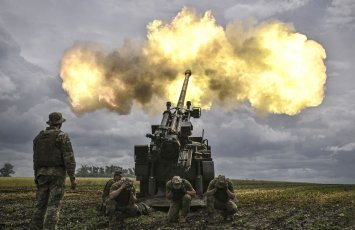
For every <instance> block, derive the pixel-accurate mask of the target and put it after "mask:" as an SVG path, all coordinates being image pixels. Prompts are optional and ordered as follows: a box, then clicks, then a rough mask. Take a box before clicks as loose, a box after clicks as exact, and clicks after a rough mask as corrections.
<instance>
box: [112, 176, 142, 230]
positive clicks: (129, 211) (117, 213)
mask: <svg viewBox="0 0 355 230" xmlns="http://www.w3.org/2000/svg"><path fill="white" fill-rule="evenodd" d="M136 202H137V198H136V189H135V187H134V186H133V182H132V181H131V180H130V179H128V178H125V179H123V180H119V181H117V182H116V183H114V184H113V185H112V186H111V188H110V194H109V196H108V199H107V201H106V212H107V214H108V216H109V229H118V227H119V225H120V224H121V223H122V221H123V219H124V218H125V217H133V216H138V215H140V214H141V212H140V210H139V208H138V206H137V204H136Z"/></svg>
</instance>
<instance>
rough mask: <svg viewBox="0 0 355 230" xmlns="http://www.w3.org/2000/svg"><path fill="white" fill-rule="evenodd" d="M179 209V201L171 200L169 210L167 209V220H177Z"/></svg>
mask: <svg viewBox="0 0 355 230" xmlns="http://www.w3.org/2000/svg"><path fill="white" fill-rule="evenodd" d="M179 210H180V202H178V201H171V202H170V207H169V211H168V221H169V222H176V221H177V220H178V218H179Z"/></svg>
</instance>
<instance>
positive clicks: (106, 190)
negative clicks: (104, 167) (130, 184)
mask: <svg viewBox="0 0 355 230" xmlns="http://www.w3.org/2000/svg"><path fill="white" fill-rule="evenodd" d="M121 179H122V170H116V171H115V172H114V174H113V178H112V179H110V180H108V181H107V182H106V184H105V187H104V189H103V191H102V202H101V206H100V213H101V214H102V215H106V200H107V199H108V198H109V195H110V189H111V186H112V185H113V184H114V183H116V182H118V181H120V180H121Z"/></svg>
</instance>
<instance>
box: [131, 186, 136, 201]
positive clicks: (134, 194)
mask: <svg viewBox="0 0 355 230" xmlns="http://www.w3.org/2000/svg"><path fill="white" fill-rule="evenodd" d="M130 202H131V203H133V204H134V203H136V202H137V196H136V189H135V188H134V187H133V188H132V191H131V197H130Z"/></svg>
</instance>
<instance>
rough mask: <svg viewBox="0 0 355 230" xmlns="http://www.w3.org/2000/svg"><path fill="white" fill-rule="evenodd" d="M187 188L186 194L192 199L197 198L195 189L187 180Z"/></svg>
mask: <svg viewBox="0 0 355 230" xmlns="http://www.w3.org/2000/svg"><path fill="white" fill-rule="evenodd" d="M185 188H186V193H187V194H189V195H190V196H191V197H195V196H196V191H195V189H194V188H193V187H192V185H191V184H190V182H189V181H187V180H186V181H185Z"/></svg>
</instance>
